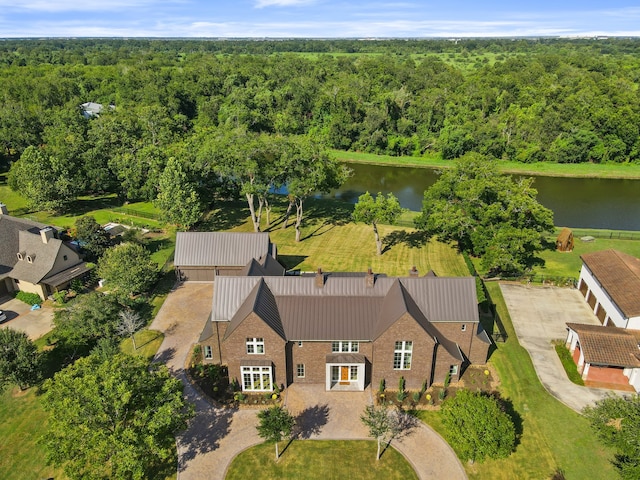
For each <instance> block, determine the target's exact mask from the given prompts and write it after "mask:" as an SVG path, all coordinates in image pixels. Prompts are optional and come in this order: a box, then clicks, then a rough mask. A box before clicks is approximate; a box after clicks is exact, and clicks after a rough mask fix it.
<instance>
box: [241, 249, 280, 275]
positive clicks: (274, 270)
mask: <svg viewBox="0 0 640 480" xmlns="http://www.w3.org/2000/svg"><path fill="white" fill-rule="evenodd" d="M284 274H285V269H284V267H283V266H282V265H280V263H279V262H278V261H277V260H276V259H275V258H273V257H272V256H271V255H269V254H267V255H263V256H262V257H261V258H260V259H258V260H256V259H255V258H252V259H251V260H249V263H247V264H246V265H245V267H244V268H243V269H242V270H241V272H240V275H244V276H246V277H271V276H273V277H277V276H280V275H284Z"/></svg>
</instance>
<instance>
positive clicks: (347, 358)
mask: <svg viewBox="0 0 640 480" xmlns="http://www.w3.org/2000/svg"><path fill="white" fill-rule="evenodd" d="M365 361H366V360H365V357H364V355H361V354H359V353H329V354H328V355H327V357H326V362H327V363H342V364H345V363H365Z"/></svg>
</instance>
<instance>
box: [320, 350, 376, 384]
mask: <svg viewBox="0 0 640 480" xmlns="http://www.w3.org/2000/svg"><path fill="white" fill-rule="evenodd" d="M366 362H367V361H366V358H365V356H364V355H360V354H358V353H332V354H329V355H327V359H326V365H325V369H326V373H325V388H326V390H327V391H332V392H333V391H344V392H361V391H364V387H365V383H366V371H367V369H366Z"/></svg>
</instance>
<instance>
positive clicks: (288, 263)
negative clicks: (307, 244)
mask: <svg viewBox="0 0 640 480" xmlns="http://www.w3.org/2000/svg"><path fill="white" fill-rule="evenodd" d="M307 257H308V255H278V261H279V262H280V263H281V264H282V265H283V266H284V268H286V269H287V270H293V269H294V268H296V267H297V266H298V265H300V264H301V263H302V262H304V261H305V260H306V259H307Z"/></svg>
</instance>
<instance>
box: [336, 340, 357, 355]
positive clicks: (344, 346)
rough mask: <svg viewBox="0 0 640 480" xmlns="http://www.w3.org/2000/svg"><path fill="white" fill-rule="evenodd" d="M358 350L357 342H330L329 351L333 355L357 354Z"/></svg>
mask: <svg viewBox="0 0 640 480" xmlns="http://www.w3.org/2000/svg"><path fill="white" fill-rule="evenodd" d="M359 350H360V343H359V342H348V341H342V342H331V351H332V352H333V353H345V352H346V353H358V351H359Z"/></svg>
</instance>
